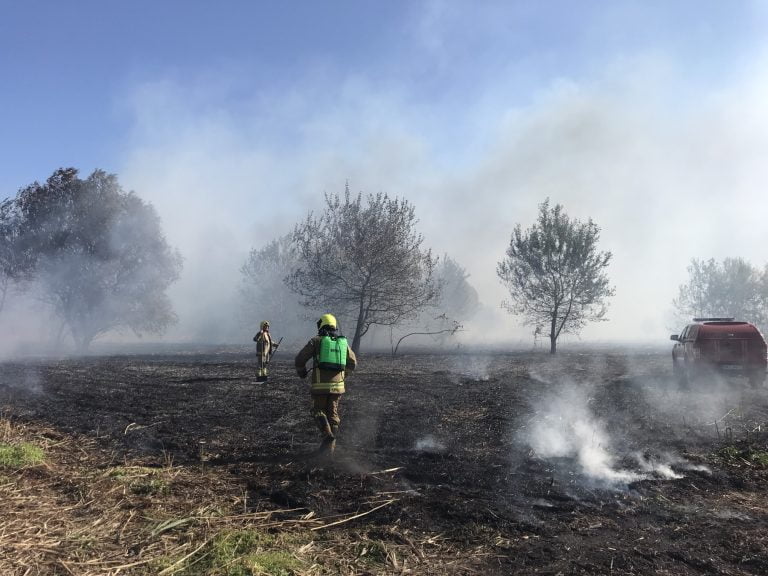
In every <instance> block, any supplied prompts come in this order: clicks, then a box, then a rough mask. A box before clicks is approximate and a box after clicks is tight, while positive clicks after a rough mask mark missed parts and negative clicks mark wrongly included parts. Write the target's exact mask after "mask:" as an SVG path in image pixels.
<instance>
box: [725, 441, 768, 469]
mask: <svg viewBox="0 0 768 576" xmlns="http://www.w3.org/2000/svg"><path fill="white" fill-rule="evenodd" d="M718 454H719V455H720V457H721V458H723V459H724V460H727V461H730V462H732V463H735V464H738V463H739V461H742V464H743V462H747V463H748V464H753V465H756V466H759V467H761V468H768V451H765V450H759V449H757V448H755V447H753V446H747V447H744V448H737V447H736V446H733V445H729V446H723V447H722V448H721V449H720V450H719V451H718Z"/></svg>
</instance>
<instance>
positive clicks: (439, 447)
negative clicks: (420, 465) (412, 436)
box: [414, 434, 445, 452]
mask: <svg viewBox="0 0 768 576" xmlns="http://www.w3.org/2000/svg"><path fill="white" fill-rule="evenodd" d="M414 449H415V450H417V451H419V452H443V451H444V450H445V444H443V443H442V442H440V441H439V440H437V439H436V438H435V437H434V436H432V435H431V434H430V435H427V436H424V437H423V438H419V439H418V440H416V444H415V446H414Z"/></svg>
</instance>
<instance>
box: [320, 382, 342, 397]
mask: <svg viewBox="0 0 768 576" xmlns="http://www.w3.org/2000/svg"><path fill="white" fill-rule="evenodd" d="M312 392H322V393H323V394H343V393H344V381H343V380H342V381H341V382H312Z"/></svg>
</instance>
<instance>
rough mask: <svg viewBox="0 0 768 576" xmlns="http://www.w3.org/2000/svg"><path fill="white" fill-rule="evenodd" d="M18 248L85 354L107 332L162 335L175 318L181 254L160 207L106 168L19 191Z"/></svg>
mask: <svg viewBox="0 0 768 576" xmlns="http://www.w3.org/2000/svg"><path fill="white" fill-rule="evenodd" d="M15 202H16V205H17V208H18V211H19V216H20V218H19V225H20V230H21V231H20V233H19V246H20V249H21V250H23V251H24V253H27V254H30V255H31V258H33V260H34V265H35V277H36V280H37V281H38V282H39V284H40V288H41V293H42V295H43V296H42V297H43V299H44V300H45V301H47V302H48V303H50V304H51V305H52V307H53V310H54V312H55V313H56V314H57V315H58V316H59V318H60V319H61V320H62V328H63V327H67V328H68V329H69V332H70V334H71V336H72V338H73V340H74V342H75V345H76V347H77V349H78V350H79V351H85V350H87V348H88V347H89V345H90V343H91V342H92V341H93V340H94V338H96V337H98V336H99V335H101V334H104V333H105V332H108V331H111V330H115V329H120V328H129V329H131V330H133V331H134V332H135V333H136V334H141V333H142V332H150V333H160V332H162V331H163V330H164V329H165V328H166V327H167V326H168V325H169V324H171V323H172V322H175V320H176V316H175V314H174V313H173V310H172V308H171V302H170V300H169V298H168V296H167V295H166V292H165V291H166V289H167V288H168V286H169V285H170V284H171V283H172V282H174V281H175V280H176V279H177V278H178V276H179V272H180V270H181V256H180V255H179V254H178V252H177V251H175V250H173V249H171V248H170V247H169V246H168V243H167V242H166V239H165V237H164V236H163V233H162V230H161V226H160V219H159V217H158V216H157V213H156V212H155V209H154V208H153V207H152V206H151V205H150V204H148V203H145V202H144V201H143V200H141V199H140V198H139V197H138V196H136V194H134V193H133V192H127V193H126V192H124V191H123V190H122V188H121V187H120V185H119V183H118V181H117V177H116V176H115V175H112V174H107V173H105V172H103V171H101V170H96V171H94V172H93V173H92V174H91V175H90V176H89V177H88V178H87V179H86V180H81V179H79V178H78V176H77V170H76V169H74V168H66V169H59V170H57V171H56V172H54V173H53V175H51V177H50V178H48V180H47V181H46V182H45V184H39V183H37V182H35V183H34V184H31V185H30V186H27V187H26V188H23V189H22V190H21V191H19V193H18V195H17V197H16V200H15Z"/></svg>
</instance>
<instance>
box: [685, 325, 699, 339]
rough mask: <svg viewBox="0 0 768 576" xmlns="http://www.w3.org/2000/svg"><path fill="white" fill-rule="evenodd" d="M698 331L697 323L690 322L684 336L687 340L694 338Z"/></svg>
mask: <svg viewBox="0 0 768 576" xmlns="http://www.w3.org/2000/svg"><path fill="white" fill-rule="evenodd" d="M698 333H699V325H698V324H691V325H690V326H688V330H687V333H686V335H685V337H686V338H687V339H688V340H696V336H697V335H698Z"/></svg>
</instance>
